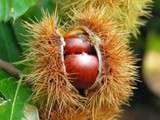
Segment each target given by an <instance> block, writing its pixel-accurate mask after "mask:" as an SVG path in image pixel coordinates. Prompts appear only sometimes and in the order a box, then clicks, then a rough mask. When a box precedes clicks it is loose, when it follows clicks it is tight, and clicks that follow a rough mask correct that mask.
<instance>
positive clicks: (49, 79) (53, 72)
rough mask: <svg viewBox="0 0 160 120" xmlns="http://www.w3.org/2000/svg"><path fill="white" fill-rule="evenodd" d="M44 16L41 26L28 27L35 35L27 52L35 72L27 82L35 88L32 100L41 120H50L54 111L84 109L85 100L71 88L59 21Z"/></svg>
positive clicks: (27, 24)
mask: <svg viewBox="0 0 160 120" xmlns="http://www.w3.org/2000/svg"><path fill="white" fill-rule="evenodd" d="M43 16H44V17H43V19H42V21H39V23H35V22H33V23H32V24H30V23H26V24H25V26H26V28H27V29H28V31H29V32H30V34H31V35H32V36H31V40H29V42H28V47H29V49H28V50H27V52H26V61H28V62H29V63H31V65H32V66H29V67H32V72H31V73H29V74H28V76H27V78H26V82H28V83H30V84H31V85H32V90H33V96H32V99H33V101H34V102H35V103H36V104H38V106H39V109H40V110H41V112H42V111H43V112H42V114H40V115H42V116H41V117H44V119H42V120H47V118H49V117H50V114H51V112H53V111H56V113H57V114H58V115H61V114H62V113H66V114H67V113H68V112H71V111H75V110H76V109H77V108H79V107H82V102H83V100H84V98H83V97H81V96H80V95H79V94H78V92H77V90H76V89H75V88H74V87H73V86H72V85H71V83H70V82H69V80H70V78H68V77H67V74H66V72H65V67H64V62H63V61H64V59H63V45H64V43H63V42H64V41H63V37H62V36H61V34H60V33H59V31H58V27H57V19H56V17H55V16H50V15H49V14H47V13H44V15H43Z"/></svg>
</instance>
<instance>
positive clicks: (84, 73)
mask: <svg viewBox="0 0 160 120" xmlns="http://www.w3.org/2000/svg"><path fill="white" fill-rule="evenodd" d="M65 66H66V71H67V73H68V74H69V77H70V78H72V79H71V80H72V81H71V83H72V84H73V85H74V86H75V87H76V88H77V89H87V88H89V87H91V86H92V85H93V84H94V82H95V81H96V78H97V75H98V66H99V62H98V59H97V57H96V56H93V55H88V54H87V53H82V54H75V55H68V56H66V58H65Z"/></svg>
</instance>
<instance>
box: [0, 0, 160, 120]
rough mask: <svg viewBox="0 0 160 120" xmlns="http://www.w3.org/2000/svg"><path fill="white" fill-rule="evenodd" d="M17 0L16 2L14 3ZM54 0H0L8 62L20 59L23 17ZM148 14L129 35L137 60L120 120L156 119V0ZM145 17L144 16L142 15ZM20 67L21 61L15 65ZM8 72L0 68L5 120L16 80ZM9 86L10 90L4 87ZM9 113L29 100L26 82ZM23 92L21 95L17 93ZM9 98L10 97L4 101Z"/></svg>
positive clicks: (0, 53)
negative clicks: (135, 79) (133, 87)
mask: <svg viewBox="0 0 160 120" xmlns="http://www.w3.org/2000/svg"><path fill="white" fill-rule="evenodd" d="M17 3H18V4H17ZM55 6H56V4H55V2H54V0H12V1H10V0H0V58H1V59H3V60H5V61H8V62H12V63H14V62H16V61H19V60H22V53H23V51H24V50H25V47H24V46H22V44H23V43H24V41H25V40H26V38H25V36H24V34H25V30H24V28H23V27H22V26H23V25H22V24H23V21H24V20H26V21H30V20H31V19H32V20H36V19H38V20H39V19H41V17H42V14H41V10H42V8H43V9H44V10H47V11H49V12H50V13H52V12H53V11H54V10H55ZM151 14H152V17H151V18H150V19H149V20H148V22H147V23H146V25H145V26H142V27H140V31H141V34H140V35H138V38H134V37H133V38H131V39H133V40H132V42H131V44H130V45H131V47H132V48H133V50H134V52H135V54H136V55H137V57H138V58H140V59H141V60H140V61H139V62H137V65H138V66H140V67H139V69H138V74H139V78H138V80H139V82H137V88H138V89H136V90H135V91H134V92H135V94H134V96H133V97H132V98H131V100H130V104H131V105H130V106H128V107H126V106H125V107H124V108H125V111H126V112H124V113H125V114H123V117H122V120H160V0H154V3H153V9H152V12H151ZM144 19H145V18H144ZM16 66H17V67H18V68H22V67H23V66H22V65H20V66H19V65H16ZM8 77H9V76H8V74H7V73H5V72H4V71H2V70H0V103H3V102H4V101H5V102H7V104H5V105H4V104H3V105H1V104H0V111H2V112H0V120H1V118H4V116H5V117H6V118H4V119H3V120H5V119H6V120H8V117H7V116H6V115H7V114H8V113H10V112H11V111H12V110H11V109H10V110H8V109H6V108H7V107H10V106H11V105H12V103H13V102H14V100H13V95H14V93H15V91H14V90H15V89H16V84H17V83H16V82H15V80H13V82H10V80H9V79H8ZM9 87H10V88H12V87H13V88H12V89H13V91H12V92H13V94H11V91H9V89H7V88H9ZM20 91H21V92H18V93H19V97H18V99H17V101H18V102H17V103H20V104H16V105H17V106H18V107H17V108H15V112H14V113H13V120H18V119H19V118H16V116H17V115H20V116H22V108H23V106H24V105H25V104H27V103H29V101H27V100H25V98H28V96H29V95H30V91H29V90H28V88H27V87H26V86H23V87H21V88H20ZM21 94H23V96H21ZM9 99H11V101H8V100H9Z"/></svg>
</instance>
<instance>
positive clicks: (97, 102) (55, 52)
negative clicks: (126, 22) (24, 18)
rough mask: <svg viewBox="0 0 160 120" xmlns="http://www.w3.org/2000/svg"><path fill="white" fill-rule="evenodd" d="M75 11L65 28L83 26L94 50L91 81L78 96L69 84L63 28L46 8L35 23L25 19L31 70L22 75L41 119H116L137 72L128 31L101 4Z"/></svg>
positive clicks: (27, 52)
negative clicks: (96, 70)
mask: <svg viewBox="0 0 160 120" xmlns="http://www.w3.org/2000/svg"><path fill="white" fill-rule="evenodd" d="M74 13H75V14H74V17H73V19H72V20H73V24H72V25H70V29H72V28H73V29H74V28H78V29H82V30H83V31H85V32H86V33H87V35H88V36H89V39H88V41H89V42H90V43H91V44H92V45H94V46H95V49H96V51H97V56H98V58H99V62H100V67H99V76H98V77H97V80H96V82H95V84H94V85H93V86H92V87H91V88H89V89H87V90H86V91H85V95H83V96H82V95H81V94H80V93H79V92H78V90H76V88H75V87H74V86H72V84H71V83H70V80H71V79H72V78H69V77H68V75H67V73H66V71H65V65H64V58H63V54H64V53H63V52H64V51H63V47H64V45H65V42H64V40H63V36H62V33H61V32H60V31H59V26H57V19H56V17H55V16H54V15H53V16H50V15H49V14H47V13H45V14H44V17H43V19H42V20H41V21H39V22H38V23H35V22H33V23H32V24H30V23H26V27H27V29H28V31H29V32H30V34H31V40H29V42H28V43H27V44H28V47H29V49H28V50H27V51H26V60H27V61H28V62H29V63H31V66H30V67H31V72H29V73H28V75H27V78H26V80H25V81H26V82H28V83H30V84H31V87H32V90H33V96H32V99H33V101H34V102H35V103H36V104H37V106H38V107H39V110H40V115H41V119H42V120H48V119H51V120H52V119H53V120H112V119H115V118H117V117H118V116H119V113H120V112H121V105H123V104H126V103H127V101H128V98H129V96H131V95H132V89H133V88H134V86H133V84H134V79H135V76H136V67H135V65H134V64H135V62H136V59H135V58H134V56H133V54H132V51H131V50H130V48H129V46H128V41H127V35H126V36H125V34H126V33H124V32H123V31H121V29H120V28H119V24H117V22H116V21H114V20H113V19H111V17H109V16H107V15H106V14H105V8H104V7H101V8H100V7H99V8H97V9H95V8H92V7H91V8H90V9H86V10H84V11H83V12H79V11H74ZM66 29H68V28H66Z"/></svg>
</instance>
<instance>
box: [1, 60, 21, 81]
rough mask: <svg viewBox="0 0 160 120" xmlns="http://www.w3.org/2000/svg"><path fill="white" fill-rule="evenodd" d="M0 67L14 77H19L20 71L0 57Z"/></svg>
mask: <svg viewBox="0 0 160 120" xmlns="http://www.w3.org/2000/svg"><path fill="white" fill-rule="evenodd" d="M0 68H1V69H3V70H4V71H6V72H7V73H9V74H10V75H12V76H14V77H18V78H19V77H20V74H21V71H20V70H19V69H17V68H15V67H14V66H13V65H12V64H10V63H8V62H6V61H4V60H2V59H0Z"/></svg>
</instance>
